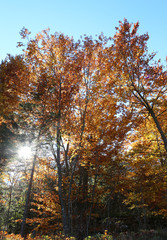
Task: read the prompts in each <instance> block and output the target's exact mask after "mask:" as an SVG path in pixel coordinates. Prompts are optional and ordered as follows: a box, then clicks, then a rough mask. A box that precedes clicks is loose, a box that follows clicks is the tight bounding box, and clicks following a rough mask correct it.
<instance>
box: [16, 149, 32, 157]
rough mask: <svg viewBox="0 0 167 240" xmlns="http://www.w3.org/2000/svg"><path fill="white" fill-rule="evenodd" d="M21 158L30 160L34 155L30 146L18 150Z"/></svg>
mask: <svg viewBox="0 0 167 240" xmlns="http://www.w3.org/2000/svg"><path fill="white" fill-rule="evenodd" d="M18 155H19V157H20V158H29V157H31V155H32V152H31V148H30V147H28V146H24V147H20V148H19V150H18Z"/></svg>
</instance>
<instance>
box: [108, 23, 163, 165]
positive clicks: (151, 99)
mask: <svg viewBox="0 0 167 240" xmlns="http://www.w3.org/2000/svg"><path fill="white" fill-rule="evenodd" d="M138 28H139V23H138V22H137V23H136V24H134V25H133V29H132V24H130V23H129V22H128V21H127V20H126V19H125V20H124V22H120V25H119V27H118V28H116V30H117V33H116V34H115V35H114V37H113V44H112V45H111V47H109V48H108V49H107V51H106V55H108V56H109V57H108V60H107V61H106V62H107V63H106V69H108V75H109V76H110V79H111V81H114V83H115V90H116V91H118V92H119V93H120V97H121V100H122V101H123V102H124V103H125V105H126V106H127V107H131V109H133V111H134V110H135V111H136V114H138V115H139V114H140V115H141V114H143V113H144V114H145V113H147V114H148V115H149V116H150V117H151V118H152V119H153V121H154V123H155V125H156V128H157V131H158V132H159V135H160V136H161V140H162V142H163V144H164V148H165V150H166V152H167V139H166V124H165V119H166V107H165V106H166V93H167V88H166V86H167V84H166V82H167V73H166V71H165V70H164V68H163V66H162V65H161V64H160V61H158V63H156V62H154V61H153V59H154V56H155V54H154V53H152V54H148V50H147V41H148V39H149V36H148V34H143V35H139V34H138V33H137V32H138ZM143 116H144V115H143ZM165 162H166V160H165V159H164V163H165Z"/></svg>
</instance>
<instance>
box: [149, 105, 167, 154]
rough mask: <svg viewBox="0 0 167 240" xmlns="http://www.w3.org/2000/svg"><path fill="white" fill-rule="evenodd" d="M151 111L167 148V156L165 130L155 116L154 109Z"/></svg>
mask: <svg viewBox="0 0 167 240" xmlns="http://www.w3.org/2000/svg"><path fill="white" fill-rule="evenodd" d="M149 112H150V114H151V116H152V118H153V120H154V122H155V124H156V127H157V129H158V131H159V133H160V135H161V138H162V141H163V143H164V147H165V150H166V156H167V138H166V136H165V134H164V132H163V130H162V128H161V125H160V123H159V121H158V119H157V117H156V116H155V113H154V111H153V110H152V109H150V110H149Z"/></svg>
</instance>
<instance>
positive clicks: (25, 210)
mask: <svg viewBox="0 0 167 240" xmlns="http://www.w3.org/2000/svg"><path fill="white" fill-rule="evenodd" d="M37 148H38V147H37ZM36 158H37V149H36V153H35V155H34V159H33V166H32V170H31V177H30V181H29V185H28V191H27V196H26V204H25V208H24V214H23V221H22V224H21V233H20V234H21V236H22V237H23V236H24V229H25V225H26V218H27V213H28V207H29V202H30V194H31V188H32V183H33V176H34V170H35V163H36Z"/></svg>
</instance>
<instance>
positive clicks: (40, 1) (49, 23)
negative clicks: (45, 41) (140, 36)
mask: <svg viewBox="0 0 167 240" xmlns="http://www.w3.org/2000/svg"><path fill="white" fill-rule="evenodd" d="M166 11H167V0H84V1H83V0H0V26H1V28H0V32H1V37H0V60H2V59H4V58H5V57H6V55H7V53H10V54H12V55H15V54H19V53H21V50H20V49H18V48H16V45H17V42H19V41H21V38H20V35H19V32H20V30H21V29H22V28H23V27H26V28H28V29H29V31H31V32H32V34H33V35H35V34H36V33H38V32H40V31H42V30H43V29H46V28H48V27H49V28H50V29H51V33H54V32H62V33H64V34H65V35H68V36H73V37H74V38H75V39H76V40H77V39H78V38H79V37H80V36H81V35H83V34H86V35H93V36H95V35H96V34H100V33H101V32H103V33H104V35H106V36H113V35H114V33H115V27H116V26H118V21H119V20H121V21H123V19H124V18H127V19H128V21H129V22H133V23H134V22H136V21H139V23H140V33H146V32H148V33H149V36H150V39H149V42H148V43H149V44H148V47H149V52H152V51H156V52H157V59H158V58H161V59H162V62H163V63H165V59H166V56H167V13H166ZM165 64H166V63H165Z"/></svg>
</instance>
